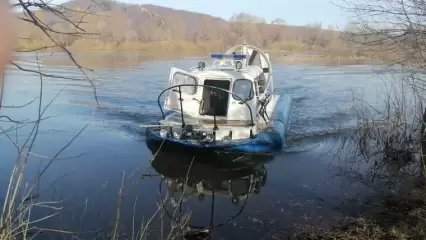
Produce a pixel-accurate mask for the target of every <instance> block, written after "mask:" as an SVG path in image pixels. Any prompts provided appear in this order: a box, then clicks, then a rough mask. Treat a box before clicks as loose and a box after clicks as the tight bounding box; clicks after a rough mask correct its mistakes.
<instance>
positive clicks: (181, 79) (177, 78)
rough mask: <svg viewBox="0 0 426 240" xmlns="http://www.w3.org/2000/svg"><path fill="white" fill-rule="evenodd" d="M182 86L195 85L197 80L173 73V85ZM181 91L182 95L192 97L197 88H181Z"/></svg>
mask: <svg viewBox="0 0 426 240" xmlns="http://www.w3.org/2000/svg"><path fill="white" fill-rule="evenodd" d="M182 84H197V79H195V78H194V77H192V76H188V75H185V74H183V73H175V75H173V85H182ZM176 90H177V88H176ZM181 90H182V93H186V94H191V95H194V94H195V93H196V92H197V86H195V85H194V86H182V87H181Z"/></svg>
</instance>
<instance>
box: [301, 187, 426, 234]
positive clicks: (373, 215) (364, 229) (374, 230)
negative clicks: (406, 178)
mask: <svg viewBox="0 0 426 240" xmlns="http://www.w3.org/2000/svg"><path fill="white" fill-rule="evenodd" d="M425 228H426V187H425V186H424V185H419V186H416V187H415V188H414V189H413V190H412V191H410V192H409V193H408V194H404V195H394V196H388V197H386V198H383V199H382V201H380V202H374V204H371V208H370V210H369V211H368V212H367V213H364V217H358V218H351V217H347V218H342V219H339V220H338V221H337V222H335V224H334V225H333V226H331V227H329V228H328V229H322V228H319V227H317V226H299V232H298V233H296V234H295V235H294V236H293V239H310V240H320V239H426V231H425ZM307 229H309V230H307Z"/></svg>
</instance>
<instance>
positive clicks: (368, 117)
mask: <svg viewBox="0 0 426 240" xmlns="http://www.w3.org/2000/svg"><path fill="white" fill-rule="evenodd" d="M383 92H384V93H385V99H384V103H385V104H384V105H385V106H386V107H385V108H384V109H377V108H375V107H373V106H371V105H369V104H367V103H365V102H363V101H361V100H360V99H357V100H358V102H360V104H358V105H356V109H355V110H356V112H357V118H358V127H357V128H356V129H355V132H354V136H353V137H351V139H350V140H349V141H345V142H344V143H343V145H344V146H341V149H347V148H348V147H349V146H352V149H353V151H347V152H346V153H345V155H344V157H343V158H344V160H345V161H346V162H348V161H352V164H353V165H352V166H353V168H354V169H356V168H357V166H359V163H360V162H362V164H366V165H367V166H368V171H367V172H363V175H364V177H365V178H366V179H367V178H369V180H370V181H373V182H376V183H380V184H381V183H383V184H384V185H379V186H381V187H379V188H378V189H377V191H381V192H379V193H378V194H377V195H378V196H379V197H378V198H376V199H375V200H373V201H372V202H370V203H365V204H366V206H367V207H366V208H365V209H366V210H364V211H363V212H360V213H359V216H357V217H350V216H346V217H342V218H340V219H338V220H336V221H332V222H330V223H328V224H327V226H325V227H318V226H312V225H300V226H297V231H296V232H295V233H294V235H293V236H292V239H310V240H320V239H330V240H331V239H349V240H355V239H356V240H358V239H359V240H361V239H374V240H376V239H425V238H426V231H425V229H426V228H425V227H426V185H425V178H424V176H423V175H422V174H421V171H420V168H421V164H420V163H421V162H422V159H421V156H420V149H421V147H422V141H421V139H422V136H423V131H424V130H423V129H424V125H423V122H424V120H423V119H425V117H424V116H423V117H422V110H423V109H422V106H421V104H419V103H421V101H420V100H421V99H420V96H419V95H417V92H416V91H415V90H413V89H412V88H411V87H410V86H409V85H408V86H407V85H406V84H404V83H399V84H391V87H390V88H389V89H388V91H386V89H384V91H383ZM410 102H411V103H414V107H413V105H409V104H408V103H410ZM416 103H417V104H416ZM353 147H355V148H353ZM399 181H400V184H399V185H395V182H399ZM384 187H388V188H389V191H385V189H384ZM383 192H385V193H387V194H385V195H383Z"/></svg>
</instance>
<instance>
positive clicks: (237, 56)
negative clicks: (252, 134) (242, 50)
mask: <svg viewBox="0 0 426 240" xmlns="http://www.w3.org/2000/svg"><path fill="white" fill-rule="evenodd" d="M246 57H247V55H245V54H221V53H212V54H211V58H216V59H225V58H228V59H229V58H230V59H234V60H243V59H246Z"/></svg>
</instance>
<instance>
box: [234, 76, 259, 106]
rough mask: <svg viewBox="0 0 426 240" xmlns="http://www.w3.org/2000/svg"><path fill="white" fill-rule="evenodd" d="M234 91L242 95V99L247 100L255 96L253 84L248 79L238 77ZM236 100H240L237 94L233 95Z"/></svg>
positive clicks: (239, 95)
mask: <svg viewBox="0 0 426 240" xmlns="http://www.w3.org/2000/svg"><path fill="white" fill-rule="evenodd" d="M232 92H233V93H234V94H235V95H237V96H238V97H240V98H241V99H243V100H245V101H247V100H251V99H252V98H253V95H254V92H253V84H252V83H251V81H250V80H248V79H237V80H235V82H234V88H233V89H232ZM232 97H233V98H234V99H235V100H240V99H239V98H237V97H236V96H234V95H232Z"/></svg>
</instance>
